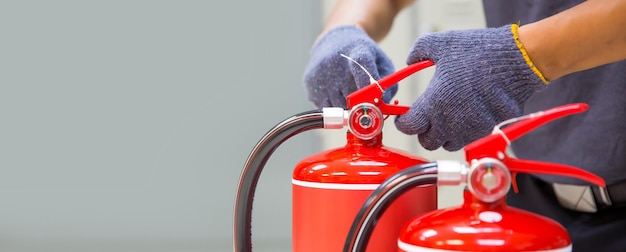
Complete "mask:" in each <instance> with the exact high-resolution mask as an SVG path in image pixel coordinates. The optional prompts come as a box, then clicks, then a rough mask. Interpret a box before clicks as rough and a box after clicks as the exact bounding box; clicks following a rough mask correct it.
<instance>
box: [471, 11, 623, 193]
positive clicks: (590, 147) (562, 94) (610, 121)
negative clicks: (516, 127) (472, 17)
mask: <svg viewBox="0 0 626 252" xmlns="http://www.w3.org/2000/svg"><path fill="white" fill-rule="evenodd" d="M581 2H583V1H581V0H514V1H508V0H484V1H483V3H484V8H485V15H486V21H487V26H489V27H498V26H502V25H505V24H511V23H519V24H521V25H523V24H527V23H531V22H534V21H537V20H540V19H543V18H545V17H548V16H551V15H554V14H556V13H558V12H560V11H563V10H566V9H568V8H571V7H572V6H575V5H577V4H578V3H581ZM545 36H550V34H545ZM531 59H532V58H531ZM576 102H584V103H587V104H589V110H587V111H586V112H583V113H581V114H576V115H573V116H568V117H565V118H562V119H558V120H556V121H554V122H552V123H549V124H546V125H545V126H543V127H540V128H538V129H536V130H534V131H533V132H530V133H528V134H527V135H525V136H524V137H522V138H520V139H518V140H516V141H514V142H513V144H512V147H513V151H514V153H515V155H516V156H517V157H518V158H521V159H532V160H542V161H549V162H555V163H562V164H568V165H573V166H576V167H580V168H583V169H586V170H588V171H591V172H593V173H595V174H597V175H599V176H601V177H603V178H604V179H605V180H606V182H607V184H611V183H614V182H616V181H619V180H624V179H626V61H620V62H617V63H613V64H608V65H604V66H600V67H597V68H594V69H590V70H587V71H582V72H577V73H574V74H570V75H567V76H564V77H562V78H559V79H557V80H554V81H551V82H550V83H549V86H548V88H546V89H545V90H543V91H541V92H539V93H536V94H534V95H533V96H532V97H531V98H530V99H529V100H528V102H527V103H526V105H525V112H526V113H530V112H535V111H540V110H545V109H549V108H552V107H556V106H559V105H564V104H568V103H576ZM541 177H542V178H543V179H545V180H548V181H553V182H561V183H583V182H581V181H579V180H576V179H570V178H565V177H556V176H541Z"/></svg>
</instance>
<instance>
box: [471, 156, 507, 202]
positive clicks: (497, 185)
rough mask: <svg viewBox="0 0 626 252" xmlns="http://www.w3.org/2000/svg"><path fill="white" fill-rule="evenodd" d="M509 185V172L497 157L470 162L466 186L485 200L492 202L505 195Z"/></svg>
mask: <svg viewBox="0 0 626 252" xmlns="http://www.w3.org/2000/svg"><path fill="white" fill-rule="evenodd" d="M510 187H511V174H510V173H509V170H508V169H507V168H506V166H505V165H504V164H503V163H502V162H500V161H499V160H497V159H493V158H483V159H481V160H478V161H476V162H474V163H473V164H472V168H470V172H469V181H468V188H469V189H470V191H471V192H472V193H473V194H474V195H475V196H476V197H478V198H479V199H480V200H482V201H485V202H494V201H496V200H498V199H500V198H502V197H504V195H506V193H507V192H508V191H509V188H510Z"/></svg>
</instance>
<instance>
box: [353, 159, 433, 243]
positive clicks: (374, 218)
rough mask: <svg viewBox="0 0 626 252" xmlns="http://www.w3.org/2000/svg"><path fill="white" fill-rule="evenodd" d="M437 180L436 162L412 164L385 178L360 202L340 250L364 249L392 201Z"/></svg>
mask: <svg viewBox="0 0 626 252" xmlns="http://www.w3.org/2000/svg"><path fill="white" fill-rule="evenodd" d="M436 183H437V163H427V164H422V165H417V166H413V167H410V168H408V169H404V170H402V171H400V172H397V173H396V174H394V175H393V176H391V177H389V178H388V179H386V180H385V181H384V182H383V183H382V184H381V185H380V186H379V187H378V188H377V189H376V190H374V192H373V193H372V194H370V196H369V197H368V198H367V200H366V201H365V203H363V207H361V209H360V210H359V213H358V214H357V216H356V218H355V219H354V222H352V226H351V227H350V231H349V232H348V237H347V238H346V243H345V246H344V247H343V251H344V252H363V251H365V248H367V243H368V242H369V239H370V236H371V235H372V231H373V230H374V225H375V224H376V223H377V222H378V220H379V219H380V217H381V216H382V215H383V213H384V212H385V210H387V208H388V207H389V205H390V204H391V203H392V202H393V201H395V200H396V199H397V198H398V197H400V196H401V195H402V194H403V193H405V192H407V191H408V190H410V189H413V188H415V187H416V186H421V185H433V184H436ZM416 204H417V203H416Z"/></svg>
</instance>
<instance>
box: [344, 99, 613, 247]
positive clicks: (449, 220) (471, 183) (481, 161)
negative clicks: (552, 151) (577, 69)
mask: <svg viewBox="0 0 626 252" xmlns="http://www.w3.org/2000/svg"><path fill="white" fill-rule="evenodd" d="M587 107H588V106H587V105H586V104H570V105H565V106H561V107H557V108H553V109H550V110H546V111H542V112H538V113H535V114H531V115H529V116H525V117H522V118H519V119H518V120H519V122H517V123H515V124H512V125H510V126H508V127H506V128H503V129H499V128H496V130H494V132H493V134H491V135H489V136H487V137H484V138H482V139H479V140H477V141H475V142H473V143H471V144H469V145H468V146H466V147H465V156H466V161H467V164H469V166H468V165H466V164H463V163H461V162H457V161H438V162H434V163H429V164H425V165H418V166H416V167H413V168H410V169H406V170H403V171H401V172H399V173H397V174H395V175H394V176H392V177H391V178H389V179H388V180H386V181H385V182H384V183H383V184H382V185H381V186H380V187H379V188H377V189H376V191H375V192H374V193H373V194H372V195H370V197H369V198H368V200H367V201H366V203H365V204H364V205H363V207H362V208H361V210H360V211H359V214H358V215H357V218H355V220H354V222H353V224H352V226H351V229H350V232H349V235H348V238H347V240H346V243H345V246H344V251H346V252H348V251H351V252H357V251H363V249H364V248H365V246H366V245H367V243H368V240H369V236H370V234H371V232H372V228H373V227H374V226H375V225H374V224H375V223H376V221H377V220H378V218H379V216H380V215H381V214H382V213H383V212H385V209H386V208H387V206H388V205H389V204H391V203H393V202H394V201H395V200H396V199H397V198H398V197H399V196H400V195H402V194H403V193H404V192H405V191H407V190H409V189H410V188H412V187H415V186H419V185H425V184H432V183H437V184H439V185H451V184H452V185H454V184H461V183H465V184H466V190H465V191H464V203H463V204H462V205H461V206H458V207H451V208H446V209H440V210H437V211H432V212H429V213H425V214H421V215H418V216H416V217H414V218H413V219H412V220H411V221H409V222H407V223H406V224H405V226H404V227H403V229H402V230H401V232H400V234H399V236H398V239H397V244H398V248H397V251H411V252H419V251H428V252H445V251H551V252H567V251H571V249H572V244H571V241H570V238H569V236H568V233H567V231H566V230H565V229H564V228H563V227H562V226H561V225H560V224H558V223H557V222H555V221H553V220H551V219H548V218H545V217H543V216H539V215H537V214H534V213H530V212H527V211H524V210H521V209H517V208H514V207H509V206H507V205H506V204H505V195H506V193H507V192H508V190H509V188H510V185H511V184H512V185H513V189H514V190H515V191H517V185H516V184H515V174H516V173H519V172H523V173H539V174H551V175H562V176H571V177H575V178H578V179H581V180H584V181H587V182H589V183H593V184H596V185H599V186H602V187H604V186H605V183H604V180H603V179H602V178H600V177H598V176H596V175H594V174H591V173H589V172H587V171H584V170H582V169H579V168H576V167H571V166H566V165H560V164H553V163H546V162H540V161H532V160H520V159H516V158H511V157H509V156H508V155H507V154H506V153H505V150H506V148H507V146H508V145H509V144H510V142H511V141H513V140H515V139H516V138H518V137H520V136H521V135H523V134H524V133H526V132H528V131H530V130H532V129H534V128H536V127H539V126H540V125H543V124H545V123H547V122H549V121H551V120H554V119H557V118H560V117H563V116H566V115H570V114H574V113H579V112H582V111H585V110H586V109H587Z"/></svg>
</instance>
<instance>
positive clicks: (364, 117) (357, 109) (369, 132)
mask: <svg viewBox="0 0 626 252" xmlns="http://www.w3.org/2000/svg"><path fill="white" fill-rule="evenodd" d="M348 118H349V120H348V127H349V128H350V132H352V134H354V135H355V136H356V137H358V138H361V139H365V140H368V139H372V138H374V137H375V136H376V135H378V134H379V133H380V131H381V130H382V129H383V121H384V118H383V113H382V112H381V111H380V109H379V108H378V107H376V106H375V105H374V104H371V103H361V104H358V105H356V106H354V107H353V108H352V110H350V115H349V117H348Z"/></svg>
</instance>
